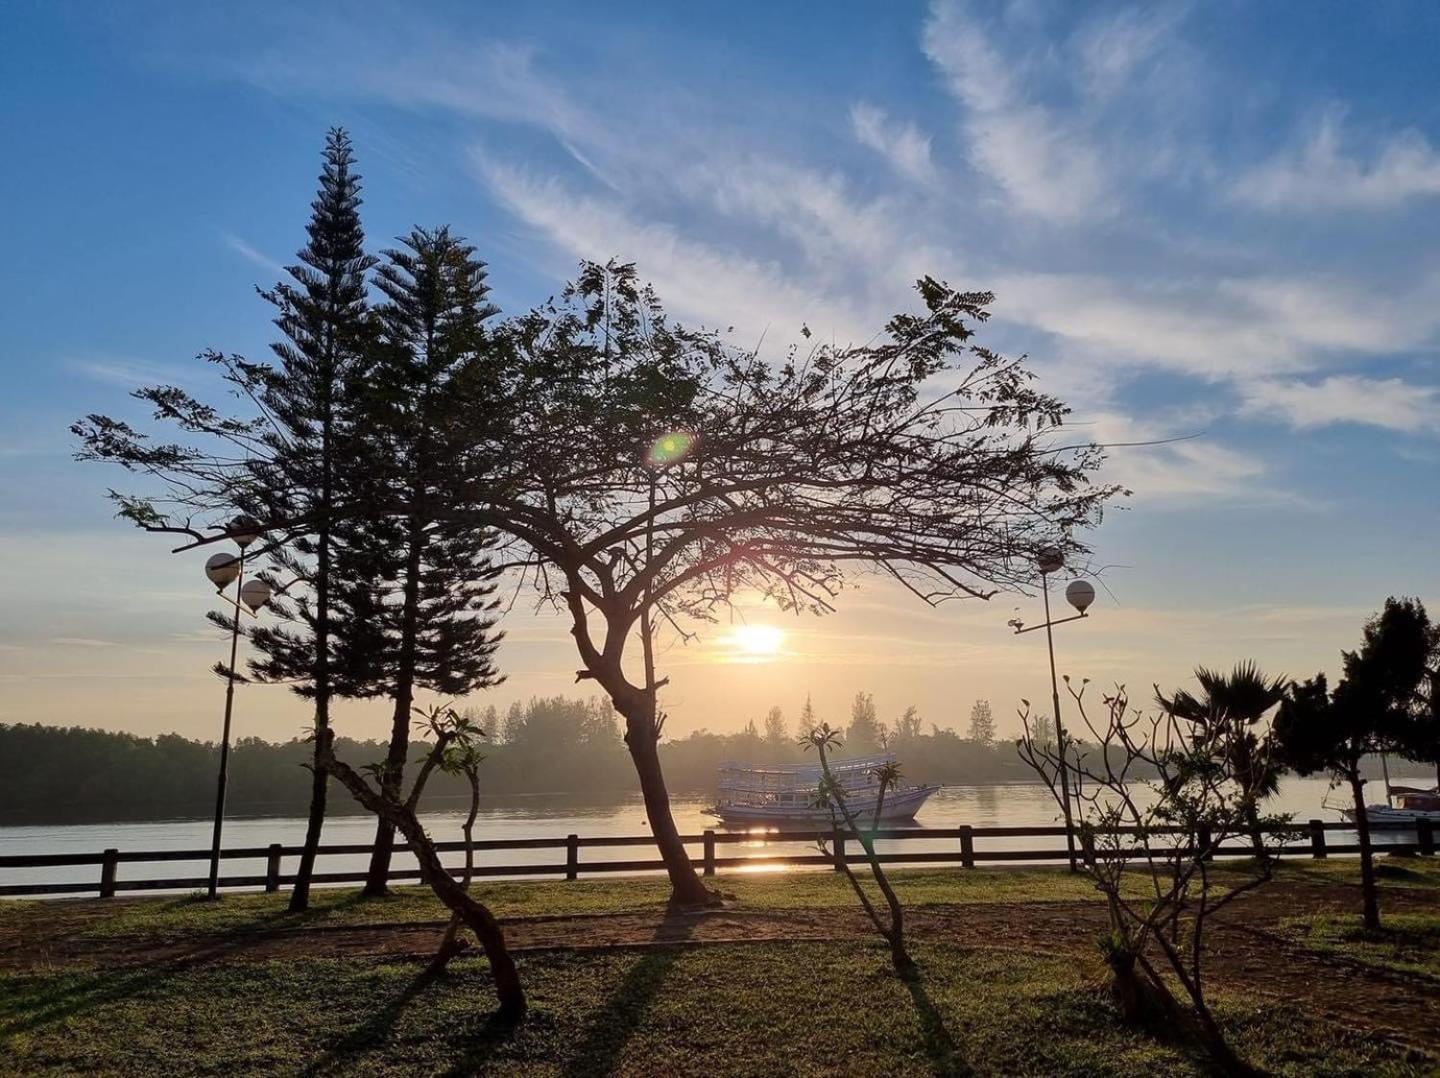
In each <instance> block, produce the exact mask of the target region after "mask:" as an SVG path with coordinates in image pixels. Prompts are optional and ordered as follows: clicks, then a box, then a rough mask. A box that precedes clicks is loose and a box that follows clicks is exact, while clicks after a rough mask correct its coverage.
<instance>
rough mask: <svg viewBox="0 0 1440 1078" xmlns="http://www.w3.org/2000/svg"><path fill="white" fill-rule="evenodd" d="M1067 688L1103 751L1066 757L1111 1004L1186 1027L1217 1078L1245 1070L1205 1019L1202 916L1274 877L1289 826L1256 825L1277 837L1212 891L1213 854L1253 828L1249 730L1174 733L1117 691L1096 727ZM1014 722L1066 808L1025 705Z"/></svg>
mask: <svg viewBox="0 0 1440 1078" xmlns="http://www.w3.org/2000/svg"><path fill="white" fill-rule="evenodd" d="M1065 680H1066V687H1067V688H1069V691H1070V695H1071V697H1072V698H1073V699H1074V701H1075V710H1076V712H1077V713H1078V714H1079V716H1080V719H1081V722H1082V723H1083V724H1084V726H1085V727H1086V728H1087V729H1088V730H1089V732H1090V734H1091V736H1092V737H1093V738H1094V742H1095V744H1096V746H1097V748H1098V750H1099V751H1097V752H1085V753H1072V752H1070V751H1069V746H1067V752H1066V756H1067V757H1068V760H1067V766H1068V767H1069V769H1070V772H1071V776H1072V779H1071V781H1072V782H1073V785H1072V787H1071V796H1072V798H1073V799H1074V803H1075V805H1076V810H1077V823H1078V825H1079V831H1080V838H1081V847H1082V849H1083V850H1084V857H1083V860H1082V864H1083V870H1084V872H1085V873H1086V874H1087V875H1088V876H1089V877H1090V879H1091V880H1092V881H1093V882H1094V884H1095V886H1096V888H1097V890H1099V891H1100V893H1101V894H1103V895H1104V896H1105V900H1106V909H1107V911H1108V913H1109V919H1110V932H1109V933H1108V934H1107V935H1106V936H1102V937H1101V938H1100V940H1099V943H1100V950H1101V954H1102V955H1103V957H1104V960H1105V962H1106V965H1107V966H1108V968H1109V970H1110V974H1111V977H1112V982H1111V990H1112V993H1113V995H1114V998H1115V1001H1116V1003H1117V1005H1118V1006H1119V1007H1120V1010H1121V1013H1122V1014H1123V1015H1124V1016H1125V1017H1126V1019H1127V1020H1131V1021H1134V1020H1137V1019H1139V1018H1141V1017H1142V1016H1144V1015H1145V1014H1146V1013H1147V1012H1158V1015H1159V1016H1160V1017H1162V1018H1164V1019H1165V1020H1167V1021H1171V1022H1176V1023H1179V1024H1181V1025H1182V1026H1184V1027H1191V1028H1193V1029H1194V1030H1195V1032H1196V1033H1197V1034H1198V1035H1199V1037H1200V1039H1201V1040H1202V1042H1203V1043H1204V1044H1205V1046H1206V1049H1207V1050H1208V1051H1209V1053H1210V1056H1211V1059H1212V1060H1213V1062H1214V1063H1215V1065H1216V1067H1217V1069H1218V1070H1219V1071H1220V1072H1221V1073H1225V1074H1248V1073H1253V1071H1252V1069H1251V1068H1249V1067H1247V1066H1246V1065H1245V1064H1244V1063H1243V1062H1242V1061H1241V1060H1240V1059H1239V1058H1238V1057H1237V1056H1236V1055H1235V1053H1234V1051H1233V1050H1232V1049H1231V1048H1230V1046H1229V1044H1228V1043H1227V1041H1226V1039H1225V1036H1224V1033H1223V1031H1222V1030H1221V1028H1220V1025H1219V1023H1218V1022H1217V1021H1216V1019H1215V1016H1214V1014H1213V1013H1212V1012H1211V1010H1210V1005H1209V1000H1208V997H1207V995H1206V989H1207V981H1206V979H1205V931H1206V928H1207V927H1208V924H1209V921H1210V919H1211V918H1212V917H1214V916H1215V914H1216V913H1218V912H1220V911H1221V910H1223V909H1224V908H1225V907H1226V906H1227V905H1229V904H1230V903H1231V902H1233V901H1234V900H1235V899H1236V898H1238V897H1240V896H1241V895H1243V894H1246V893H1248V892H1249V891H1252V890H1254V889H1255V888H1257V887H1259V886H1261V885H1262V884H1264V883H1266V882H1267V881H1268V880H1269V879H1270V878H1271V876H1272V874H1273V864H1274V861H1275V856H1274V855H1275V854H1276V853H1277V852H1278V849H1279V847H1280V846H1281V845H1282V844H1283V842H1284V837H1285V836H1284V831H1283V827H1284V825H1285V824H1286V823H1288V819H1287V818H1286V817H1273V818H1271V819H1267V820H1263V821H1261V822H1262V823H1263V825H1264V826H1265V828H1266V831H1267V832H1268V833H1271V834H1275V833H1276V830H1277V829H1279V834H1278V837H1276V838H1274V839H1272V841H1271V843H1270V845H1269V846H1267V847H1266V848H1265V849H1264V850H1262V856H1260V857H1257V858H1255V859H1254V860H1253V861H1250V862H1248V863H1247V867H1245V868H1244V869H1242V871H1244V872H1246V873H1247V874H1246V875H1244V876H1241V877H1239V878H1238V879H1237V878H1232V879H1227V880H1226V885H1225V888H1224V889H1223V890H1222V889H1220V888H1217V887H1215V886H1214V881H1212V879H1211V871H1212V866H1211V858H1212V856H1213V854H1214V851H1215V850H1216V848H1217V847H1219V846H1221V845H1222V844H1223V843H1224V842H1225V841H1226V840H1227V839H1230V838H1234V837H1236V836H1238V835H1241V834H1245V833H1247V832H1249V831H1250V829H1251V827H1252V824H1253V823H1254V819H1255V818H1254V817H1253V816H1252V814H1251V813H1250V811H1249V810H1250V808H1251V805H1250V801H1249V798H1248V797H1247V796H1246V794H1245V793H1244V792H1243V787H1242V784H1241V782H1240V780H1239V776H1237V774H1236V773H1235V771H1234V770H1233V766H1232V765H1233V762H1234V761H1235V760H1237V759H1242V758H1243V755H1242V754H1241V753H1239V752H1237V750H1236V748H1235V746H1234V744H1233V742H1234V741H1235V740H1236V739H1238V738H1243V737H1244V736H1245V735H1246V733H1247V731H1246V730H1245V729H1244V727H1243V726H1242V725H1240V724H1236V723H1216V724H1204V723H1191V724H1184V725H1182V721H1181V720H1179V719H1177V717H1176V715H1175V714H1174V712H1171V711H1164V712H1162V713H1161V714H1160V715H1158V716H1155V717H1146V716H1144V715H1141V714H1139V713H1137V712H1132V711H1131V710H1130V706H1129V700H1128V698H1127V697H1126V694H1125V689H1124V686H1120V687H1118V688H1117V690H1116V692H1115V693H1114V694H1113V695H1111V696H1108V697H1106V698H1105V699H1104V705H1105V716H1104V719H1103V721H1101V722H1099V723H1096V722H1093V721H1092V720H1091V718H1090V714H1089V712H1088V710H1087V707H1086V703H1085V699H1084V694H1085V687H1084V685H1083V684H1082V686H1081V688H1080V690H1079V691H1076V690H1075V689H1074V688H1073V687H1071V686H1070V680H1069V678H1066V679H1065ZM1020 719H1021V724H1022V727H1023V729H1024V735H1023V737H1022V738H1021V739H1020V741H1019V750H1020V756H1021V758H1022V759H1023V760H1024V761H1025V762H1026V763H1027V764H1028V765H1029V766H1030V767H1031V768H1032V769H1033V770H1034V771H1035V773H1036V774H1037V775H1039V777H1040V779H1041V780H1042V781H1043V782H1044V783H1045V785H1046V787H1047V788H1048V789H1049V790H1050V793H1051V794H1052V796H1054V798H1055V800H1056V801H1057V803H1062V804H1063V801H1064V798H1065V794H1064V791H1063V788H1062V785H1061V782H1060V767H1061V759H1060V754H1059V752H1058V750H1057V749H1056V746H1055V744H1054V742H1053V740H1052V741H1040V740H1037V739H1036V737H1035V732H1034V727H1033V723H1032V721H1031V718H1030V715H1029V710H1028V706H1027V708H1026V709H1024V710H1022V711H1021V714H1020ZM1264 748H1265V749H1268V745H1267V746H1265V747H1264ZM1262 751H1264V749H1262ZM1145 773H1151V774H1153V775H1155V779H1154V781H1150V782H1147V781H1145V780H1144V779H1143V778H1142V775H1143V774H1145ZM1137 877H1138V879H1137ZM1137 883H1138V886H1137ZM1157 950H1158V951H1159V958H1158V960H1157V959H1156V957H1155V951H1157ZM1162 969H1168V970H1169V972H1170V974H1171V975H1172V976H1173V977H1174V979H1175V981H1177V982H1178V983H1179V984H1180V986H1181V988H1182V989H1183V990H1184V993H1185V996H1186V998H1188V1000H1189V1007H1188V1008H1185V1007H1182V1006H1181V1004H1180V1003H1179V1001H1178V1000H1177V999H1176V997H1175V995H1174V994H1173V993H1172V992H1171V989H1170V986H1169V985H1168V984H1167V983H1166V978H1165V977H1164V976H1163V974H1162V973H1161V970H1162Z"/></svg>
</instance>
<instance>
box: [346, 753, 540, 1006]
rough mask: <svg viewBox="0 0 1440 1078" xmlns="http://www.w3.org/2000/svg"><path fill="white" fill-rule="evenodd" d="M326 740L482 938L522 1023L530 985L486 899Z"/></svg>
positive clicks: (433, 883)
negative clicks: (459, 879) (473, 893)
mask: <svg viewBox="0 0 1440 1078" xmlns="http://www.w3.org/2000/svg"><path fill="white" fill-rule="evenodd" d="M323 744H324V749H323V750H322V751H323V753H324V755H325V757H326V760H327V763H328V764H329V765H330V766H331V767H332V768H333V770H334V772H335V777H336V778H337V779H339V780H340V782H342V783H344V785H345V788H346V789H348V790H349V791H350V792H351V793H352V794H353V795H354V796H355V800H357V801H359V802H360V803H361V804H362V805H364V806H365V807H366V808H367V809H369V810H370V811H371V812H373V813H375V814H376V815H377V816H383V817H384V818H385V819H386V820H388V821H389V822H390V823H391V824H392V825H393V826H394V827H396V828H397V829H398V830H399V831H400V833H401V834H403V835H404V836H405V838H406V840H407V841H408V842H409V843H410V847H411V849H413V850H414V851H415V858H416V860H418V861H419V862H420V875H421V878H422V879H423V880H424V881H425V882H426V883H427V884H429V885H430V889H431V890H432V891H434V892H435V897H436V898H438V899H440V901H441V902H443V903H444V904H445V906H446V907H447V908H448V909H449V910H450V911H451V913H452V914H454V915H455V916H456V917H459V918H460V919H461V920H463V921H464V922H465V925H466V927H467V928H469V929H470V931H471V932H473V933H474V934H475V938H476V939H478V940H479V941H480V946H481V947H482V948H484V950H485V957H486V958H487V959H489V961H490V972H491V974H492V975H493V976H494V978H495V998H496V1000H497V1002H498V1003H499V1015H500V1017H501V1018H502V1019H504V1020H506V1021H508V1022H518V1021H519V1020H520V1019H521V1018H523V1017H524V1016H525V1009H526V1003H525V989H524V987H523V986H522V985H521V983H520V973H519V971H518V970H517V969H516V968H515V960H514V959H513V958H512V957H511V955H510V950H509V948H508V947H507V946H506V945H505V932H504V930H503V929H502V928H501V927H500V922H499V921H497V920H496V919H495V915H494V914H493V913H491V912H490V910H489V908H488V907H487V906H485V904H484V903H482V902H478V901H476V900H475V899H474V898H471V897H470V895H469V894H467V893H466V891H465V888H464V887H462V886H461V885H460V884H459V883H457V882H456V880H455V878H454V877H453V876H451V875H450V873H449V872H447V871H446V870H445V867H444V865H442V864H441V863H440V855H439V854H438V853H436V852H435V845H434V843H432V842H431V841H430V836H429V835H427V834H426V833H425V829H424V828H423V827H421V826H420V821H419V820H417V819H416V818H415V814H414V813H413V812H411V811H410V810H409V809H407V808H406V807H405V806H404V805H402V804H399V803H397V802H394V801H390V800H386V799H385V798H384V797H382V796H381V795H380V794H379V793H378V792H377V791H376V790H375V789H374V788H373V787H372V786H370V785H369V784H368V783H367V782H366V781H365V780H364V779H362V778H361V777H360V776H359V775H358V774H357V773H356V772H355V771H354V769H353V768H351V767H350V766H349V765H347V764H343V763H340V762H339V761H337V760H335V759H334V757H333V755H331V753H330V746H329V743H328V739H327V740H326V741H325V742H323Z"/></svg>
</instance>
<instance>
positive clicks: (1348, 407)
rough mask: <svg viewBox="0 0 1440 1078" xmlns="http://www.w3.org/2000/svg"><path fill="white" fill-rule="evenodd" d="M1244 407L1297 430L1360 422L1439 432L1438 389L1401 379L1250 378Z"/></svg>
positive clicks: (1244, 389)
mask: <svg viewBox="0 0 1440 1078" xmlns="http://www.w3.org/2000/svg"><path fill="white" fill-rule="evenodd" d="M1241 396H1242V399H1243V404H1242V406H1241V407H1242V411H1243V412H1244V413H1245V414H1247V415H1253V416H1265V417H1270V418H1276V419H1280V420H1282V421H1283V422H1286V423H1288V424H1290V426H1292V427H1295V428H1296V429H1298V430H1307V429H1311V428H1314V427H1324V426H1330V425H1331V424H1335V423H1358V424H1364V425H1366V426H1372V427H1383V428H1385V429H1387V430H1394V431H1401V432H1403V433H1407V434H1415V433H1421V432H1427V431H1428V432H1433V431H1440V388H1436V387H1435V386H1421V385H1414V384H1412V383H1410V382H1406V381H1404V380H1402V379H1400V378H1385V379H1377V378H1365V377H1361V376H1357V375H1336V376H1333V377H1330V378H1325V379H1323V380H1321V381H1319V382H1313V383H1309V382H1279V381H1262V382H1251V383H1248V384H1246V385H1244V386H1242V387H1241Z"/></svg>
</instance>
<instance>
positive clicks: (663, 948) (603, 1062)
mask: <svg viewBox="0 0 1440 1078" xmlns="http://www.w3.org/2000/svg"><path fill="white" fill-rule="evenodd" d="M701 916H703V914H693V913H692V914H687V913H669V914H666V916H665V919H664V920H663V921H662V922H661V923H660V925H659V927H658V928H657V929H656V931H655V935H654V938H653V941H652V942H651V943H650V944H648V945H646V946H645V948H644V950H642V952H641V954H640V957H639V958H638V959H637V960H636V962H635V964H634V965H633V966H631V967H630V969H629V971H628V972H627V973H626V974H625V979H624V980H623V981H621V982H620V984H619V986H618V987H617V988H616V989H615V991H614V992H612V993H611V995H610V998H609V999H608V1000H606V1001H605V1003H604V1004H603V1005H602V1006H601V1007H600V1009H599V1010H598V1011H597V1012H596V1013H595V1015H594V1017H593V1018H592V1019H591V1020H590V1027H589V1029H588V1030H587V1031H586V1033H585V1036H584V1039H582V1040H581V1041H580V1043H579V1044H578V1045H576V1047H575V1051H574V1054H573V1055H572V1056H571V1057H570V1061H569V1062H568V1063H567V1064H566V1066H565V1069H564V1070H563V1071H562V1072H561V1073H562V1074H564V1075H565V1076H566V1078H589V1076H591V1075H598V1074H612V1073H613V1072H614V1071H615V1067H616V1065H617V1064H618V1063H619V1061H620V1056H621V1055H622V1054H623V1053H624V1051H625V1045H626V1044H627V1043H629V1041H630V1038H631V1037H632V1036H633V1035H634V1033H635V1031H636V1030H637V1029H638V1028H639V1027H640V1023H641V1022H642V1021H643V1019H644V1017H645V1012H646V1011H648V1010H649V1008H650V1004H651V1003H653V1002H654V1001H655V997H656V996H658V995H659V994H660V989H661V986H662V985H664V983H665V978H666V977H668V976H669V974H670V970H671V968H672V967H673V966H674V965H675V961H676V959H677V958H679V957H680V951H681V949H682V947H683V946H684V944H685V943H686V942H687V941H688V940H689V939H690V937H691V936H692V935H693V934H694V932H695V927H696V925H697V924H698V923H699V919H700V917H701Z"/></svg>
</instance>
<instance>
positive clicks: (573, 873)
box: [565, 835, 580, 880]
mask: <svg viewBox="0 0 1440 1078" xmlns="http://www.w3.org/2000/svg"><path fill="white" fill-rule="evenodd" d="M579 875H580V836H579V835H566V836H565V878H566V879H567V880H573V879H576V878H578V877H579Z"/></svg>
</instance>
